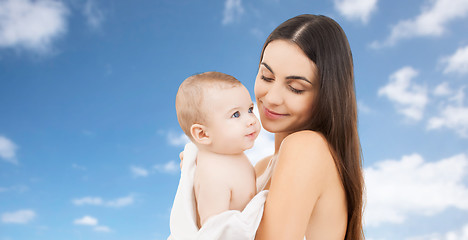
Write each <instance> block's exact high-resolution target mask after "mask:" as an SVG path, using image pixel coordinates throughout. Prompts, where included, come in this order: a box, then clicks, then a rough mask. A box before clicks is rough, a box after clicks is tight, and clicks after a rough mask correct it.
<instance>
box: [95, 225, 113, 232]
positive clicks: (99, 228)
mask: <svg viewBox="0 0 468 240" xmlns="http://www.w3.org/2000/svg"><path fill="white" fill-rule="evenodd" d="M94 231H96V232H112V231H111V229H110V228H109V227H107V226H96V227H94Z"/></svg>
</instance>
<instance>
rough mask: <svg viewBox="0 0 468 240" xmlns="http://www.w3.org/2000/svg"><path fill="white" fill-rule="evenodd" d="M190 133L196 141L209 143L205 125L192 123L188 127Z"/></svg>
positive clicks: (204, 143) (209, 139)
mask: <svg viewBox="0 0 468 240" xmlns="http://www.w3.org/2000/svg"><path fill="white" fill-rule="evenodd" d="M190 134H192V138H193V140H194V141H195V142H196V143H199V144H203V145H209V144H211V138H210V136H209V135H208V133H207V127H206V126H203V125H201V124H197V123H196V124H193V125H192V127H190Z"/></svg>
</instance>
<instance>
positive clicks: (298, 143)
mask: <svg viewBox="0 0 468 240" xmlns="http://www.w3.org/2000/svg"><path fill="white" fill-rule="evenodd" d="M279 154H280V159H294V162H292V163H291V164H298V165H306V166H311V165H312V166H311V167H313V168H315V167H318V166H320V165H322V166H326V165H329V164H330V163H333V164H334V161H333V157H332V152H331V150H330V147H329V144H328V142H327V140H326V138H325V137H324V136H323V134H321V133H319V132H315V131H310V130H303V131H298V132H294V133H292V134H290V135H288V136H287V137H286V138H284V139H283V142H282V143H281V146H280V150H279ZM323 160H331V161H323Z"/></svg>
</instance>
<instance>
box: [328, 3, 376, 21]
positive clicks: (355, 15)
mask: <svg viewBox="0 0 468 240" xmlns="http://www.w3.org/2000/svg"><path fill="white" fill-rule="evenodd" d="M334 2H335V9H336V10H337V11H338V12H340V14H341V15H343V16H345V17H346V18H348V19H351V20H360V21H361V22H363V23H367V22H368V21H369V18H370V15H371V14H372V13H373V12H374V11H375V10H376V9H377V2H378V0H335V1H334Z"/></svg>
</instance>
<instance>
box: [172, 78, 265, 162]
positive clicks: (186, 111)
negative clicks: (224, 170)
mask: <svg viewBox="0 0 468 240" xmlns="http://www.w3.org/2000/svg"><path fill="white" fill-rule="evenodd" d="M176 112H177V119H178V121H179V124H180V127H181V128H182V130H183V131H184V132H185V134H186V135H187V136H188V137H189V138H190V140H192V142H194V143H195V144H196V145H197V146H198V147H199V148H204V149H206V150H208V151H212V152H216V153H220V154H238V153H241V152H243V151H245V150H247V149H249V148H251V147H252V146H253V143H254V140H255V138H256V137H257V136H258V133H259V131H260V124H259V123H258V119H257V117H255V115H254V114H253V103H252V100H251V98H250V94H249V92H248V91H247V89H246V88H245V87H244V86H243V85H242V84H241V83H240V82H239V81H238V80H237V79H236V78H234V77H232V76H230V75H227V74H224V73H219V72H206V73H201V74H197V75H193V76H190V77H189V78H187V79H185V81H184V82H183V83H182V84H181V85H180V87H179V91H178V92H177V96H176Z"/></svg>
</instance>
